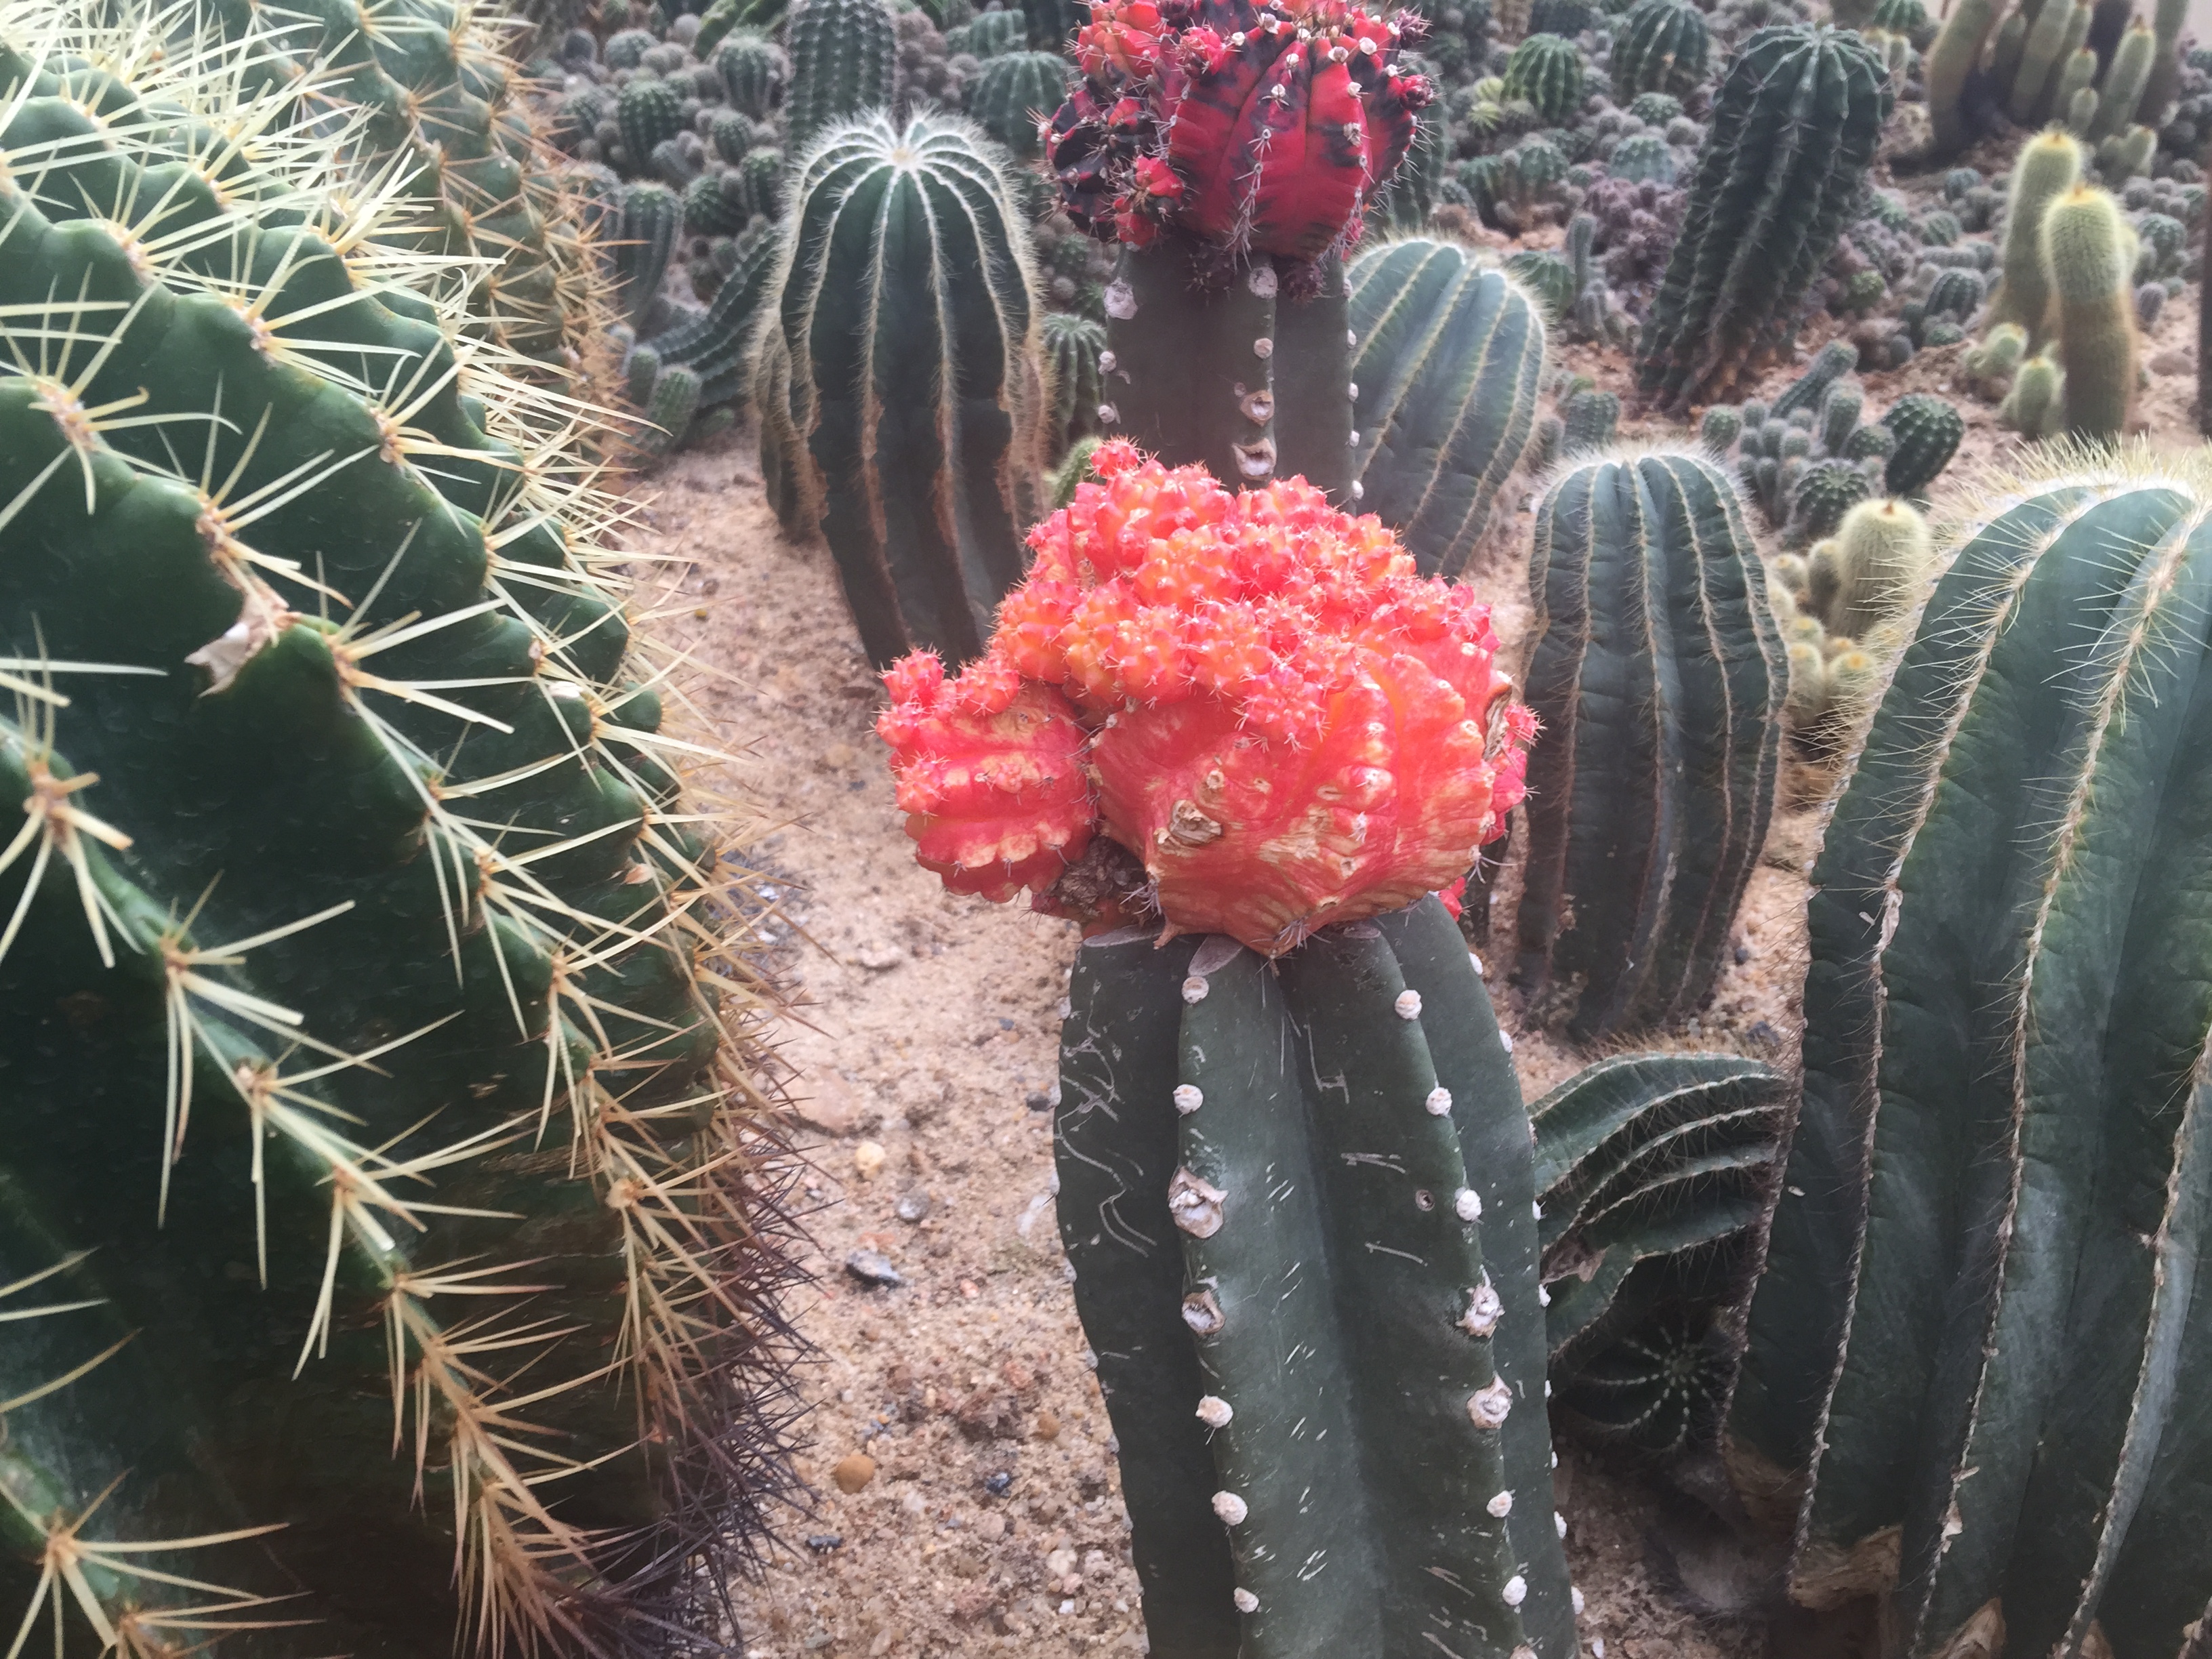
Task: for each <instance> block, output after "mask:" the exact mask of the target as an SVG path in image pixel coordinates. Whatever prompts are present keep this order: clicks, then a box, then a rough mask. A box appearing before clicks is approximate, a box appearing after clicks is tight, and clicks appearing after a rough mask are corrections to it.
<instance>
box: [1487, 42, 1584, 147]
mask: <svg viewBox="0 0 2212 1659" xmlns="http://www.w3.org/2000/svg"><path fill="white" fill-rule="evenodd" d="M1505 95H1506V96H1507V97H1508V98H1518V99H1521V100H1524V101H1525V102H1527V103H1528V105H1529V106H1531V107H1533V108H1534V110H1535V112H1536V113H1537V114H1538V115H1540V116H1541V117H1542V118H1544V119H1545V120H1546V121H1547V122H1550V123H1552V124H1553V125H1561V124H1564V123H1565V122H1566V121H1567V120H1568V119H1569V118H1571V117H1572V116H1573V114H1574V112H1576V111H1577V110H1578V109H1580V108H1581V107H1582V106H1583V53H1582V48H1581V47H1579V46H1577V45H1576V44H1575V43H1574V42H1573V41H1571V40H1563V39H1561V38H1560V37H1559V35H1556V34H1532V35H1530V36H1529V37H1528V39H1527V40H1523V41H1522V43H1521V44H1520V45H1519V46H1516V47H1514V48H1513V55H1512V57H1511V58H1509V59H1508V60H1507V62H1506V65H1505Z"/></svg>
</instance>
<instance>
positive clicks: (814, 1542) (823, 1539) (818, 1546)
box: [806, 1532, 845, 1555]
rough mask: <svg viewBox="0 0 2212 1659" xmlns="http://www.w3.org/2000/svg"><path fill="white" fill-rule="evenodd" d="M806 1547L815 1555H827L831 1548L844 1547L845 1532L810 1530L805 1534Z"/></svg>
mask: <svg viewBox="0 0 2212 1659" xmlns="http://www.w3.org/2000/svg"><path fill="white" fill-rule="evenodd" d="M806 1547H807V1548H809V1549H811V1550H812V1551H813V1552H814V1553H816V1554H817V1555H827V1554H828V1553H829V1552H830V1551H831V1550H839V1549H842V1548H844V1547H845V1534H842V1533H841V1532H810V1533H808V1534H806Z"/></svg>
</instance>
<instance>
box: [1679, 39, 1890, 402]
mask: <svg viewBox="0 0 2212 1659" xmlns="http://www.w3.org/2000/svg"><path fill="white" fill-rule="evenodd" d="M1892 100H1893V93H1892V90H1891V87H1890V82H1889V76H1888V71H1887V69H1886V68H1885V67H1884V65H1883V64H1882V61H1881V58H1880V57H1879V56H1878V55H1877V54H1876V53H1875V51H1874V49H1873V48H1872V47H1871V46H1868V45H1867V43H1866V42H1865V41H1864V40H1863V39H1861V38H1860V37H1859V36H1858V35H1857V34H1855V33H1850V32H1848V31H1843V30H1837V29H1832V28H1825V27H1804V26H1798V25H1783V26H1775V27H1768V28H1763V29H1760V30H1759V31H1758V32H1757V33H1754V34H1753V35H1752V37H1751V38H1750V39H1749V40H1747V41H1746V42H1745V43H1744V46H1743V48H1742V50H1741V51H1740V52H1738V53H1737V54H1736V55H1735V58H1733V59H1731V60H1730V62H1729V68H1728V71H1727V73H1726V75H1725V76H1723V78H1722V81H1721V84H1720V88H1719V90H1718V91H1717V93H1716V94H1714V98H1713V117H1712V122H1711V130H1710V131H1708V133H1707V135H1706V137H1705V143H1704V145H1703V147H1702V148H1701V149H1699V152H1698V161H1697V171H1696V173H1695V174H1694V175H1693V177H1692V179H1691V182H1690V187H1689V188H1690V200H1689V209H1688V212H1687V216H1686V218H1685V220H1684V222H1683V227H1682V234H1681V237H1680V240H1678V241H1676V243H1675V244H1674V252H1673V253H1672V254H1671V255H1669V256H1668V261H1667V270H1666V275H1665V276H1663V277H1662V279H1661V281H1660V284H1659V291H1658V294H1657V295H1656V296H1655V297H1654V299H1653V301H1652V302H1651V309H1650V315H1649V317H1648V318H1647V319H1645V322H1644V328H1643V331H1642V333H1641V334H1640V336H1639V337H1638V345H1637V363H1636V373H1637V384H1638V388H1639V390H1641V391H1642V392H1643V393H1644V396H1645V397H1646V398H1650V399H1651V400H1653V401H1654V402H1655V403H1656V404H1662V405H1663V406H1665V407H1667V408H1669V409H1674V410H1680V409H1683V408H1686V407H1687V406H1688V405H1689V404H1693V403H1700V402H1704V401H1706V400H1707V399H1708V398H1711V397H1715V396H1724V395H1726V393H1727V392H1729V390H1730V389H1731V388H1732V387H1733V386H1735V385H1736V384H1737V383H1738V382H1739V381H1741V380H1748V379H1750V378H1752V377H1753V376H1755V375H1756V374H1758V373H1759V370H1760V369H1761V368H1764V367H1765V363H1766V362H1767V361H1768V360H1769V359H1770V358H1771V357H1772V356H1773V355H1774V354H1775V353H1776V352H1777V351H1778V350H1779V349H1782V347H1783V345H1784V343H1785V342H1786V341H1787V339H1788V338H1789V337H1790V334H1791V333H1792V331H1794V330H1795V328H1796V320H1797V313H1798V310H1799V307H1800V305H1801V303H1802V301H1803V298H1804V295H1805V292H1806V289H1808V287H1809V286H1810V284H1811V283H1812V282H1813V279H1814V277H1815V276H1819V275H1820V271H1821V269H1822V267H1823V266H1825V265H1826V263H1827V259H1828V256H1829V254H1830V253H1831V252H1833V251H1834V248H1835V246H1836V240H1837V238H1838V236H1839V235H1840V234H1842V232H1843V229H1844V225H1845V224H1846V223H1848V222H1850V220H1851V218H1852V217H1853V216H1855V215H1856V214H1857V210H1858V205H1859V200H1860V195H1861V192H1862V191H1863V190H1864V188H1865V185H1866V177H1867V169H1868V167H1869V165H1870V164H1871V163H1872V161H1873V160H1874V153H1875V145H1876V144H1877V143H1879V141H1880V139H1881V128H1882V124H1883V123H1884V122H1885V121H1886V120H1887V118H1888V117H1889V111H1890V105H1891V102H1892Z"/></svg>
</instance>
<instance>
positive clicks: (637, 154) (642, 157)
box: [615, 76, 684, 173]
mask: <svg viewBox="0 0 2212 1659" xmlns="http://www.w3.org/2000/svg"><path fill="white" fill-rule="evenodd" d="M615 123H616V125H618V126H619V127H621V129H622V141H623V155H625V156H626V157H627V158H628V161H629V168H628V170H629V172H630V173H643V172H645V171H646V169H647V163H648V162H649V161H651V159H652V156H653V151H654V150H655V149H658V148H659V146H660V144H661V143H663V142H664V141H665V140H667V139H670V138H673V137H675V136H676V135H677V134H678V133H679V132H681V131H684V94H683V93H681V92H680V91H678V89H677V87H676V83H675V82H672V81H663V80H661V79H660V78H659V77H658V76H638V77H637V78H636V79H635V80H633V81H631V82H629V84H627V85H626V86H624V87H623V89H622V96H621V97H620V98H619V99H618V100H617V102H616V105H615Z"/></svg>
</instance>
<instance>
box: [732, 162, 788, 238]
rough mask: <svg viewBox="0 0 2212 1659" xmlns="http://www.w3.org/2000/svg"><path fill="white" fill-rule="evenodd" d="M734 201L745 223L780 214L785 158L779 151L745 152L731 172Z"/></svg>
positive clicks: (771, 217)
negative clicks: (734, 184)
mask: <svg viewBox="0 0 2212 1659" xmlns="http://www.w3.org/2000/svg"><path fill="white" fill-rule="evenodd" d="M734 171H735V173H736V176H737V181H738V189H737V201H738V207H739V209H740V210H741V211H743V213H744V216H745V217H746V219H747V221H748V222H750V221H751V220H753V219H756V218H761V219H775V218H777V217H779V216H781V214H782V212H783V174H784V155H783V152H782V151H781V150H780V149H756V150H749V151H747V152H746V154H745V156H744V160H743V161H739V162H738V165H737V167H736V168H735V169H734Z"/></svg>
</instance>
